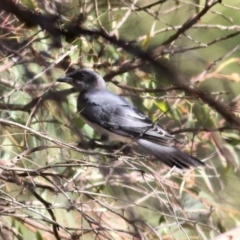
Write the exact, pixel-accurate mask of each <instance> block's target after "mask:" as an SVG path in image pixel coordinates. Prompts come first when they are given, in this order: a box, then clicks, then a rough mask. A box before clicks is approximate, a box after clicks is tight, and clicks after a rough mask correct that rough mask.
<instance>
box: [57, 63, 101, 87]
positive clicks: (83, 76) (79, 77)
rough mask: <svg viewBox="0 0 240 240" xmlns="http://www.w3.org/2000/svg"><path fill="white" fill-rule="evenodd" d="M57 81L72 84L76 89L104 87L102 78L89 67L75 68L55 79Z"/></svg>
mask: <svg viewBox="0 0 240 240" xmlns="http://www.w3.org/2000/svg"><path fill="white" fill-rule="evenodd" d="M57 81H58V82H65V83H68V84H70V85H72V86H73V87H74V88H75V89H76V90H78V91H80V92H81V91H84V90H91V89H95V88H105V81H104V80H103V78H102V77H101V76H100V75H99V74H97V73H96V72H94V71H93V70H91V69H86V68H82V69H77V70H75V71H73V72H71V73H69V74H67V75H65V76H62V77H60V78H58V79H57Z"/></svg>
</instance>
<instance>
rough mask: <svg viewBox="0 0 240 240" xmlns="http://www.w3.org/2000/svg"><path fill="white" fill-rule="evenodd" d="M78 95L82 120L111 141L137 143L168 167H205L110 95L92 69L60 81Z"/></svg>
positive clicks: (78, 107) (143, 118)
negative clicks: (77, 92)
mask: <svg viewBox="0 0 240 240" xmlns="http://www.w3.org/2000/svg"><path fill="white" fill-rule="evenodd" d="M57 81H58V82H65V83H68V84H70V85H72V86H73V87H74V88H75V89H76V90H78V91H79V97H78V99H77V109H78V112H79V114H80V116H81V118H82V119H83V120H84V121H85V122H86V123H87V124H88V125H90V126H91V127H92V128H93V129H95V130H96V131H97V132H99V133H100V134H101V135H102V136H105V137H107V138H108V139H109V140H112V141H121V142H124V143H132V142H133V143H136V144H138V145H139V146H141V147H142V148H143V149H144V150H145V151H146V152H147V153H148V154H149V155H151V156H152V157H153V158H155V159H157V160H159V161H161V162H163V163H165V164H166V165H168V166H169V167H173V166H176V167H177V168H180V169H184V168H190V167H191V166H192V167H197V166H203V165H204V163H202V162H201V161H199V160H198V159H197V158H195V157H192V156H190V155H188V154H187V153H184V152H182V151H180V150H179V149H177V148H176V147H174V146H172V145H173V143H174V142H176V139H175V137H174V136H173V135H171V134H169V133H168V132H167V131H165V130H164V129H162V128H161V127H160V126H158V125H155V124H154V123H153V122H152V120H151V119H150V118H148V117H147V116H146V115H144V114H143V113H142V112H141V111H139V110H138V109H137V108H135V107H134V106H133V105H132V104H130V103H129V102H128V101H127V100H125V99H124V98H122V97H120V96H118V95H116V94H114V93H112V92H110V91H109V90H107V88H106V84H105V81H104V79H103V78H102V77H101V76H100V75H99V74H97V73H96V72H94V71H93V70H91V69H77V70H75V71H73V72H71V73H69V74H67V75H66V76H63V77H60V78H59V79H57Z"/></svg>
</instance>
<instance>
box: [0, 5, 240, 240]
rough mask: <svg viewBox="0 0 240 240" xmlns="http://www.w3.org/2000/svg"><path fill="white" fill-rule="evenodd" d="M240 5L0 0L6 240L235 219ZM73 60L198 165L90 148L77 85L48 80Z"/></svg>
mask: <svg viewBox="0 0 240 240" xmlns="http://www.w3.org/2000/svg"><path fill="white" fill-rule="evenodd" d="M239 14H240V7H239V3H238V1H234V0H229V1H222V2H221V1H220V0H219V1H217V0H205V1H202V0H189V1H188V0H187V1H185V0H160V1H157V0H153V1H151V0H133V1H132V0H126V1H115V0H107V1H104V0H102V1H101V0H89V1H86V0H82V1H81V0H78V1H77V0H62V1H61V0H22V1H20V0H1V1H0V60H1V65H0V73H1V75H0V146H1V147H0V164H1V165H0V169H1V175H0V180H1V185H0V213H1V215H0V221H1V237H2V239H6V240H10V239H134V240H136V239H204V240H205V239H212V238H214V237H215V236H217V235H218V234H220V233H221V232H225V231H226V230H229V229H232V228H234V227H236V226H238V225H239V221H240V204H239V196H240V188H239V177H240V171H239V147H238V145H239V141H240V138H239V126H240V119H239V116H238V112H239V97H238V92H239V90H240V85H239V80H240V76H239V61H240V59H239V48H240V45H239V35H240V31H239V29H240V18H239ZM79 67H88V68H93V69H95V70H96V71H97V72H98V73H100V74H101V75H102V76H104V78H105V80H106V81H107V82H108V84H107V86H108V88H109V89H111V90H112V91H114V92H116V93H118V94H119V95H122V96H124V97H126V98H128V99H130V100H131V101H132V102H133V103H134V104H135V105H136V106H137V107H138V108H140V109H141V110H142V111H143V112H145V113H146V114H148V115H149V116H150V117H151V118H152V119H153V120H154V121H157V122H158V123H159V124H161V126H163V127H164V128H165V129H167V130H168V131H169V132H171V133H173V134H179V135H178V136H179V138H181V139H183V140H185V142H186V144H185V145H182V146H180V147H181V149H182V150H184V151H186V152H189V153H191V154H192V155H194V156H197V157H198V158H199V159H202V160H203V161H204V162H205V163H206V167H205V168H204V169H196V170H189V171H187V172H185V173H182V174H179V173H176V172H175V171H174V170H172V169H169V168H168V167H166V166H165V165H163V164H161V163H159V162H151V161H148V159H146V158H145V157H144V156H139V155H136V154H134V153H123V152H121V151H120V150H119V149H115V148H114V147H113V145H111V144H110V145H108V146H105V145H103V144H102V143H98V145H97V146H95V147H91V146H90V145H89V144H88V143H89V140H90V139H91V138H96V137H98V135H97V134H96V133H95V132H94V131H93V130H92V129H91V128H90V127H89V126H87V125H85V124H84V123H83V122H82V120H81V119H80V118H79V117H78V114H77V112H76V97H77V93H76V92H75V91H74V89H71V88H69V86H67V85H65V84H59V83H57V82H56V79H57V78H58V77H60V76H61V75H64V74H65V73H66V72H70V71H71V70H73V69H75V68H79ZM79 146H81V147H79Z"/></svg>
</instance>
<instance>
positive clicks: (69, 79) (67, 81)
mask: <svg viewBox="0 0 240 240" xmlns="http://www.w3.org/2000/svg"><path fill="white" fill-rule="evenodd" d="M72 80H73V79H72V78H71V77H68V76H62V77H60V78H58V79H57V82H65V83H70V84H71V83H72Z"/></svg>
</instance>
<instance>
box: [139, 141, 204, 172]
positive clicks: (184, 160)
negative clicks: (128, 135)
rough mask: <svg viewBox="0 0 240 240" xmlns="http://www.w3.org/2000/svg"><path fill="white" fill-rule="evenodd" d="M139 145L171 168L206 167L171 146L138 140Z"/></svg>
mask: <svg viewBox="0 0 240 240" xmlns="http://www.w3.org/2000/svg"><path fill="white" fill-rule="evenodd" d="M137 143H138V144H139V145H140V146H141V147H142V148H143V149H144V150H145V151H146V152H147V153H148V154H149V155H151V156H153V157H154V158H156V159H157V160H159V161H161V162H163V163H165V164H166V165H168V166H169V167H174V166H176V167H177V168H180V169H184V168H190V167H198V166H204V163H203V162H201V161H200V160H198V159H197V158H195V157H192V156H190V155H189V154H187V153H184V152H182V151H180V150H179V149H177V148H175V147H171V146H163V145H159V144H157V143H154V142H151V141H148V140H145V139H138V140H137Z"/></svg>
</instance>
